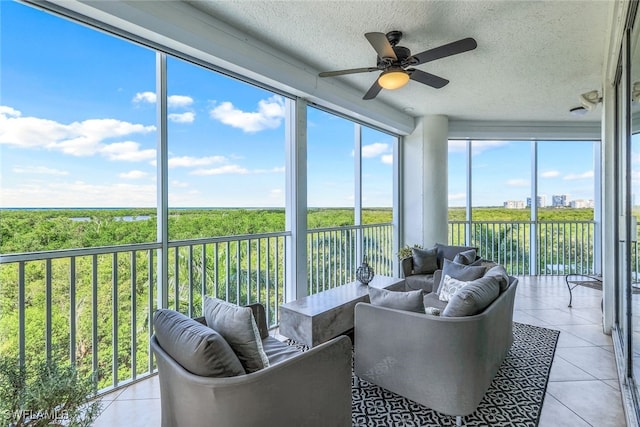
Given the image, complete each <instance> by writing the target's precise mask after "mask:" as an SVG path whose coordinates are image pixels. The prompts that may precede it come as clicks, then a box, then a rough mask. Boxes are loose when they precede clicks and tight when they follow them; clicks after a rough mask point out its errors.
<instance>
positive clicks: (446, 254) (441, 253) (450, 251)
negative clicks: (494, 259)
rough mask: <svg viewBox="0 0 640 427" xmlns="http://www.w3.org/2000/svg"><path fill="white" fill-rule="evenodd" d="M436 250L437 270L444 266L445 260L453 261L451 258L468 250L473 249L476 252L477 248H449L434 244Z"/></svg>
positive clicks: (448, 246)
mask: <svg viewBox="0 0 640 427" xmlns="http://www.w3.org/2000/svg"><path fill="white" fill-rule="evenodd" d="M436 248H437V249H438V268H442V267H443V266H444V260H445V259H448V260H451V261H453V258H455V256H456V255H457V254H458V253H460V252H464V251H468V250H469V249H475V250H476V252H478V248H474V247H472V246H450V245H443V244H442V243H436Z"/></svg>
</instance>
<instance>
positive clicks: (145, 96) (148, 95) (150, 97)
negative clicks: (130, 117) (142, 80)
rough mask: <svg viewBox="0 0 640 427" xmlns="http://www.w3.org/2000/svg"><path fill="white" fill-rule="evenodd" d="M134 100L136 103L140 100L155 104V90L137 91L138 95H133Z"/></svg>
mask: <svg viewBox="0 0 640 427" xmlns="http://www.w3.org/2000/svg"><path fill="white" fill-rule="evenodd" d="M132 101H133V102H134V103H136V104H138V103H140V102H146V103H149V104H155V102H156V94H155V93H154V92H138V93H136V96H134V97H133V100H132Z"/></svg>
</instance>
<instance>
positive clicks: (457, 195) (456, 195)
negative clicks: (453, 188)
mask: <svg viewBox="0 0 640 427" xmlns="http://www.w3.org/2000/svg"><path fill="white" fill-rule="evenodd" d="M466 197H467V195H466V194H465V193H452V194H449V197H448V198H449V200H450V201H452V200H464V199H465V198H466Z"/></svg>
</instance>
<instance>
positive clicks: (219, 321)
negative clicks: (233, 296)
mask: <svg viewBox="0 0 640 427" xmlns="http://www.w3.org/2000/svg"><path fill="white" fill-rule="evenodd" d="M204 317H205V319H206V320H207V326H209V327H210V328H212V329H215V330H216V331H217V332H218V333H220V335H222V336H223V337H224V339H225V340H227V342H228V343H229V345H230V346H231V348H232V349H233V351H234V352H235V353H236V355H237V356H238V359H240V363H242V366H244V369H245V370H246V371H247V373H251V372H256V371H259V370H260V369H263V368H266V367H268V366H269V359H268V358H267V355H266V354H265V352H264V349H263V348H262V340H261V339H260V331H258V326H257V325H256V321H255V319H254V318H253V313H252V312H251V309H250V308H249V307H240V306H237V305H235V304H231V303H228V302H226V301H223V300H220V299H218V298H211V297H209V296H205V299H204Z"/></svg>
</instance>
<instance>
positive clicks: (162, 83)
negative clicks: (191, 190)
mask: <svg viewBox="0 0 640 427" xmlns="http://www.w3.org/2000/svg"><path fill="white" fill-rule="evenodd" d="M156 100H157V101H156V113H157V114H156V120H157V123H158V143H157V153H156V163H157V168H156V170H157V179H158V185H157V191H158V195H157V200H156V204H157V211H156V212H157V213H156V214H157V217H158V219H157V228H156V238H157V239H158V242H160V243H161V244H162V248H160V249H158V251H157V256H158V270H157V273H156V274H157V275H158V295H157V301H158V308H167V307H168V306H169V280H168V276H169V246H168V243H169V221H168V218H169V179H168V176H167V175H168V170H169V169H168V165H169V160H168V159H169V149H168V141H167V56H166V55H165V54H164V53H159V52H158V53H156Z"/></svg>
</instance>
